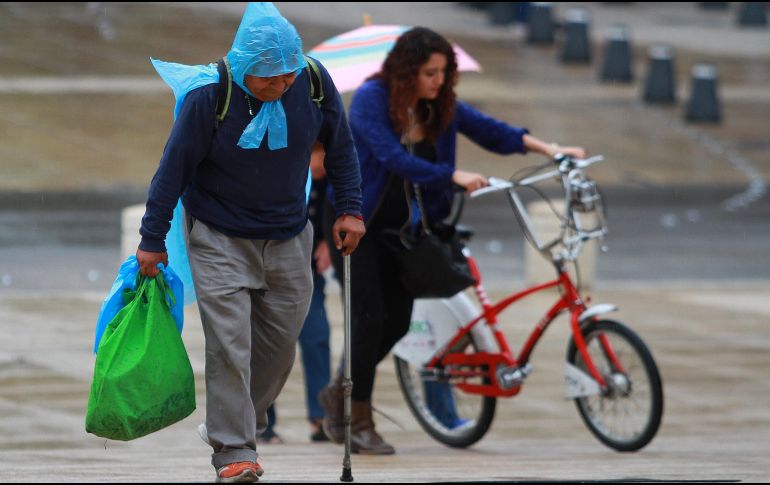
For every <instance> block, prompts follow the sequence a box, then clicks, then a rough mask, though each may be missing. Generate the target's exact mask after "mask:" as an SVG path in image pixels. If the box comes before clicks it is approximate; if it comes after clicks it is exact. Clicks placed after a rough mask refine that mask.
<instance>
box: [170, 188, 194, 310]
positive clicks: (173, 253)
mask: <svg viewBox="0 0 770 485" xmlns="http://www.w3.org/2000/svg"><path fill="white" fill-rule="evenodd" d="M184 232H185V225H184V207H183V206H182V199H179V202H177V204H176V208H175V209H174V217H173V218H172V219H171V228H170V229H169V230H168V234H166V252H167V253H168V265H169V267H171V268H175V269H176V274H177V275H178V277H179V279H180V281H181V282H182V285H183V287H184V304H185V305H190V304H192V303H194V302H195V285H193V279H192V271H191V270H190V260H189V259H188V258H187V247H186V246H185V244H184ZM167 280H168V278H167ZM172 289H173V286H172Z"/></svg>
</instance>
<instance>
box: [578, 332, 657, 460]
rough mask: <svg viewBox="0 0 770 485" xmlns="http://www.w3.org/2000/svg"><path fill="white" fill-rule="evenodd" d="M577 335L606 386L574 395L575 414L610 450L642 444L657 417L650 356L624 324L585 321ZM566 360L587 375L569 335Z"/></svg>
mask: <svg viewBox="0 0 770 485" xmlns="http://www.w3.org/2000/svg"><path fill="white" fill-rule="evenodd" d="M583 337H584V338H585V340H586V346H587V348H588V353H589V355H590V356H591V360H592V361H593V363H594V365H596V368H597V369H598V370H599V373H600V374H601V375H602V377H604V379H605V381H606V382H607V384H608V388H607V389H606V390H603V391H602V392H601V393H599V394H597V395H591V396H586V397H578V398H576V399H575V405H576V406H577V409H578V412H579V413H580V416H581V417H582V418H583V421H584V422H585V424H586V426H587V427H588V429H589V430H591V432H592V433H593V434H594V436H596V437H597V438H598V439H599V440H600V441H601V442H602V443H604V444H605V445H607V446H609V447H610V448H614V449H615V450H617V451H636V450H639V449H641V448H643V447H644V446H645V445H647V444H648V443H649V442H650V441H651V440H652V439H653V438H654V437H655V434H656V433H657V431H658V428H659V427H660V422H661V418H662V416H663V386H662V383H661V378H660V374H659V373H658V368H657V366H656V365H655V361H654V360H653V358H652V354H651V353H650V351H649V350H648V349H647V346H646V345H645V344H644V342H643V341H642V339H641V338H639V336H638V335H636V333H634V332H633V331H632V330H631V329H630V328H628V327H626V326H625V325H623V324H621V323H618V322H614V321H611V320H602V321H599V322H592V323H590V324H587V325H585V326H584V327H583ZM609 349H611V350H609ZM567 362H569V363H570V364H572V365H574V366H576V367H577V368H579V369H580V370H582V371H583V372H585V373H588V370H587V368H586V365H585V362H584V361H583V357H582V356H581V354H580V352H578V350H577V346H576V345H575V342H574V339H571V340H570V343H569V346H568V350H567ZM618 364H619V366H618ZM619 367H620V368H619Z"/></svg>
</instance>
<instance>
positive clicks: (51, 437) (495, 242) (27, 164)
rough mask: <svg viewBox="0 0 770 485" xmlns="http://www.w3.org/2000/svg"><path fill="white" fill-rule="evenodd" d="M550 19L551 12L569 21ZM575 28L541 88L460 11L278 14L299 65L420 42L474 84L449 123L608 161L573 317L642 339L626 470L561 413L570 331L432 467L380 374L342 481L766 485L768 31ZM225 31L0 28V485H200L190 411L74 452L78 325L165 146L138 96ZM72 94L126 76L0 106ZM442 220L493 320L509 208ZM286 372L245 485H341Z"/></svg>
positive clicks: (222, 19)
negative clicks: (450, 46)
mask: <svg viewBox="0 0 770 485" xmlns="http://www.w3.org/2000/svg"><path fill="white" fill-rule="evenodd" d="M556 5H557V7H556V8H557V11H558V12H560V14H561V13H563V12H564V11H565V10H566V8H567V7H566V5H565V4H556ZM580 5H582V6H587V7H589V8H590V9H591V11H592V15H593V22H594V23H593V33H594V40H595V49H596V50H595V52H596V54H597V58H595V60H594V63H593V65H591V66H565V65H562V64H560V63H559V62H558V60H557V57H556V56H557V52H558V50H557V48H556V47H552V48H542V47H533V46H528V45H527V44H526V42H524V40H523V37H522V32H521V30H520V29H517V28H514V27H490V26H489V25H488V23H487V19H486V17H485V16H484V15H483V13H481V12H480V11H477V10H470V9H466V8H463V7H460V6H458V5H457V4H452V3H434V4H424V3H414V4H410V5H409V7H408V9H407V10H405V9H404V8H402V7H397V6H394V5H393V4H385V3H372V4H344V5H338V4H331V5H326V6H325V7H324V8H318V7H317V5H316V4H303V3H278V6H279V8H280V9H281V10H282V11H283V12H284V14H285V15H286V16H287V17H289V18H290V19H291V20H292V21H293V22H294V23H295V25H296V26H297V27H298V30H299V31H300V33H301V34H302V35H303V38H304V40H305V44H306V46H307V47H308V48H309V47H312V46H313V45H315V44H316V43H318V42H320V41H322V40H324V39H325V38H327V37H330V36H332V35H336V34H338V33H339V32H340V31H343V30H346V29H352V28H355V27H356V26H358V25H360V23H361V20H362V15H363V13H369V14H370V15H371V16H372V18H373V21H374V22H376V23H412V24H417V23H419V24H423V25H428V26H433V27H434V28H436V29H437V30H439V31H441V32H443V33H445V34H447V35H451V36H452V38H453V40H456V41H458V42H459V43H461V45H462V46H463V47H464V48H465V50H466V51H468V52H469V53H470V54H471V55H473V56H474V57H476V58H477V59H478V60H479V61H480V62H481V64H482V66H483V67H484V72H483V73H480V74H477V73H468V75H464V76H463V80H462V81H461V83H460V85H459V87H458V91H459V93H460V95H461V97H462V98H463V99H466V100H467V101H469V102H471V103H472V104H474V105H475V106H477V107H479V108H480V109H482V110H484V111H486V112H488V113H490V114H492V115H493V116H496V117H499V118H501V119H505V120H506V121H509V122H511V123H513V124H520V125H525V126H527V127H528V128H530V129H531V130H532V132H533V134H536V135H537V136H539V137H541V138H543V139H547V140H554V141H558V142H560V143H564V144H567V143H569V144H577V143H580V144H584V145H585V146H587V147H589V149H590V150H591V151H592V152H594V153H602V154H604V155H605V156H606V158H607V161H606V162H605V163H604V164H600V165H598V166H596V167H595V168H592V169H591V175H592V176H593V177H595V178H596V180H598V181H599V182H600V184H601V186H602V187H603V189H604V192H605V196H606V199H607V201H608V207H609V229H610V234H609V236H608V239H607V245H608V247H609V252H607V253H605V254H601V255H600V256H599V259H598V263H597V268H596V270H597V273H596V274H597V283H596V285H594V286H593V287H592V296H593V297H594V299H595V301H597V302H603V301H608V302H613V303H617V304H618V305H619V306H620V307H621V313H619V314H618V317H619V318H621V319H622V320H624V321H626V322H627V323H629V324H630V325H631V326H632V327H633V328H634V329H635V330H637V331H638V332H639V333H640V334H641V335H642V337H644V338H645V340H646V341H647V343H648V344H649V346H650V347H651V349H652V351H653V354H654V355H655V357H656V359H657V360H658V363H659V365H660V367H661V373H662V375H663V379H664V386H665V392H666V396H667V407H666V411H665V414H664V421H663V426H662V428H661V431H660V434H659V436H658V437H657V438H656V439H655V440H654V441H653V442H652V443H651V444H650V445H649V446H648V447H647V448H646V449H644V450H643V451H641V452H640V453H636V454H633V455H620V454H617V453H614V452H610V451H609V450H608V449H606V448H604V447H603V446H602V445H601V444H599V443H598V442H597V441H596V440H595V439H594V438H593V437H591V436H590V434H589V433H588V431H587V430H586V429H585V427H584V426H583V425H582V423H581V422H580V419H579V417H578V415H577V413H576V412H575V409H574V406H573V405H572V403H570V402H568V401H565V400H564V399H563V383H562V380H561V365H562V359H563V353H564V349H565V345H566V339H567V333H566V326H564V328H562V327H555V328H553V329H552V330H551V331H550V332H549V335H547V336H546V340H545V341H544V342H542V343H541V347H539V348H538V352H537V353H536V355H535V360H534V364H535V368H536V372H535V374H533V376H532V378H531V380H530V381H528V383H527V386H526V387H527V388H526V389H525V391H524V392H523V393H522V395H521V396H520V397H517V398H516V399H515V400H513V401H503V402H502V403H500V405H499V407H498V408H499V410H498V415H497V417H496V419H495V423H494V425H493V428H492V431H491V432H490V434H489V435H488V436H487V437H486V438H485V439H484V440H482V441H481V442H480V443H479V444H478V445H476V446H474V447H473V448H471V449H470V450H449V449H447V448H445V447H444V446H442V445H439V444H437V443H435V442H433V441H431V440H430V438H428V437H427V436H426V435H425V434H424V433H422V432H421V431H420V430H419V428H418V427H417V424H416V422H415V421H414V420H413V419H412V418H411V416H410V415H409V412H408V410H407V408H406V406H404V403H403V400H402V399H401V396H400V393H399V391H398V389H397V385H396V383H395V376H394V372H393V369H392V365H391V364H390V363H389V362H384V363H383V364H382V365H381V370H380V372H381V374H380V377H378V383H377V389H376V391H375V396H376V397H375V400H376V403H375V404H376V405H377V406H378V407H380V408H381V409H382V410H383V411H384V412H386V413H387V414H388V415H389V416H392V417H394V418H395V421H396V423H397V424H395V423H392V422H389V421H388V420H386V419H385V418H382V417H378V418H376V419H377V422H378V426H379V427H380V428H381V429H382V432H383V433H385V434H386V437H387V438H388V439H389V440H392V442H393V444H394V445H395V446H396V448H397V449H398V454H397V455H396V456H395V457H368V458H367V457H357V456H354V460H353V467H354V476H355V478H356V481H473V480H480V481H496V480H506V481H531V480H641V481H646V480H677V481H683V480H696V481H705V480H753V481H762V482H770V460H768V458H767V452H766V450H767V449H768V447H770V432H768V430H767V426H766V423H767V422H768V421H769V420H770V415H769V414H768V409H770V401H769V400H768V395H767V389H768V385H770V381H768V378H767V376H766V369H767V364H768V358H767V356H768V355H770V352H769V351H770V327H768V325H767V321H768V317H770V306H769V304H768V299H767V294H768V292H769V291H770V277H769V276H768V275H770V257H768V256H770V244H768V242H767V241H769V240H770V197H768V195H767V188H766V180H768V179H769V178H770V136H769V135H768V131H767V127H768V126H770V98H769V97H768V94H767V93H768V92H770V34H769V33H768V32H769V31H768V30H767V29H765V30H762V29H750V30H743V29H738V28H737V27H736V26H735V22H734V18H735V17H734V15H735V8H737V4H731V9H732V10H729V11H728V12H725V13H722V14H719V13H716V12H711V13H705V12H703V11H700V10H698V9H697V4H693V3H688V4H681V3H679V4H678V3H674V4H670V3H667V4H642V3H638V4H623V5H621V6H611V5H610V4H605V3H592V4H588V3H583V4H580ZM242 9H243V4H225V5H222V4H196V5H194V6H192V7H189V6H185V5H174V6H171V5H149V4H130V5H129V4H119V5H118V4H99V3H95V2H91V3H89V4H87V5H84V4H53V5H51V4H49V5H48V6H45V7H43V6H41V5H27V6H25V5H22V4H3V5H0V13H1V14H2V15H0V27H1V28H0V39H2V38H3V37H5V36H9V35H13V36H14V38H15V39H18V41H19V43H18V44H16V45H12V44H11V43H9V42H6V43H0V60H2V61H3V63H2V64H0V65H2V67H0V108H2V110H3V112H4V113H6V114H7V115H6V116H4V117H3V119H0V131H1V132H3V133H4V134H5V136H4V137H3V140H2V141H0V156H2V158H0V160H2V162H0V433H2V434H3V435H4V436H8V437H13V438H12V439H7V440H5V444H3V445H0V481H60V482H75V481H135V482H140V481H149V482H153V481H209V480H211V479H212V478H213V476H212V472H211V470H210V467H209V465H208V453H209V451H208V450H207V448H206V446H205V445H203V444H202V443H201V442H199V440H198V438H197V437H196V435H195V427H196V426H197V423H198V422H200V421H201V420H202V419H203V411H202V409H199V410H198V411H196V413H195V414H194V415H193V416H192V417H190V418H188V419H186V420H184V421H183V422H181V423H178V424H177V425H175V426H172V427H171V428H169V429H167V430H164V431H162V432H159V433H156V434H154V435H152V436H149V437H147V438H143V439H141V440H137V441H136V442H132V443H116V442H112V441H105V440H103V439H98V438H95V437H93V436H89V435H87V434H86V433H85V431H84V430H83V416H84V409H85V403H86V400H87V394H88V388H89V385H90V378H91V372H92V368H93V356H92V354H91V353H90V349H91V346H92V339H93V327H94V325H95V320H96V316H97V313H98V309H99V307H100V304H101V301H102V299H103V298H104V296H105V295H106V292H107V291H108V289H109V287H110V285H111V284H112V280H113V279H114V277H115V274H116V271H117V268H118V266H119V264H120V262H121V258H120V225H119V224H120V223H119V214H120V210H121V208H122V207H125V206H127V205H133V204H136V203H141V202H142V201H143V199H144V194H145V193H146V186H147V183H148V182H149V179H150V178H151V177H152V173H153V172H154V168H155V166H156V164H157V160H158V157H159V154H160V152H161V150H162V148H163V144H164V143H165V137H166V135H167V132H168V124H169V123H170V109H171V102H170V96H171V95H170V93H167V92H164V91H162V90H160V91H157V90H156V89H157V84H156V83H154V81H152V80H154V74H153V72H152V71H151V67H150V66H149V62H148V60H147V58H148V57H149V56H150V55H152V56H153V57H158V58H162V59H167V60H176V61H180V62H190V63H202V62H207V61H208V60H210V59H214V58H216V57H217V56H218V55H221V54H222V51H223V50H224V49H226V48H227V47H228V46H229V45H230V43H231V42H232V32H233V31H234V29H235V27H236V26H237V23H238V16H239V14H240V12H241V11H242ZM619 22H623V23H626V24H628V25H629V26H630V28H631V32H632V38H633V39H634V42H635V51H636V57H635V67H636V72H637V81H636V82H635V83H633V84H631V85H603V84H601V83H599V82H598V80H597V75H596V74H597V73H596V68H597V65H598V62H599V57H598V55H599V50H598V49H599V46H600V45H601V42H602V36H603V34H604V32H605V31H606V29H607V28H609V26H611V25H613V24H615V23H619ZM193 25H195V26H198V28H197V29H193V28H191V26H193ZM22 33H24V35H21V34H22ZM658 42H665V43H668V44H671V45H673V46H675V48H676V52H677V61H678V63H677V70H678V74H679V77H678V79H679V84H678V91H679V92H680V103H679V104H678V105H677V106H674V107H653V106H648V105H644V104H643V103H641V101H640V94H641V92H640V90H641V79H642V76H643V73H644V71H645V58H644V56H645V52H646V48H647V47H648V46H649V45H651V44H653V43H658ZM54 46H55V47H56V49H55V54H54V49H53V48H54ZM84 52H88V53H89V54H91V55H88V56H86V55H83V53H84ZM696 61H697V62H702V61H708V62H714V63H715V64H716V65H717V67H718V68H719V73H720V80H721V81H722V84H721V85H720V89H721V92H722V94H723V97H722V101H723V103H724V108H725V113H726V116H725V121H724V122H723V123H722V124H721V125H718V126H710V125H690V124H685V123H684V122H683V121H682V112H683V101H684V100H686V97H687V94H688V89H689V70H690V66H691V64H692V63H693V62H696ZM89 75H90V76H106V77H108V78H120V77H121V76H129V79H138V80H139V81H141V82H139V83H138V85H139V86H140V88H141V89H135V90H132V91H131V92H121V88H120V86H121V84H119V83H117V82H116V84H115V86H117V87H116V88H114V89H112V90H109V91H105V92H100V93H98V94H96V93H89V92H88V91H87V90H86V91H81V92H72V91H65V90H63V89H64V88H63V87H61V86H60V88H59V89H60V90H59V91H57V90H56V89H53V90H52V91H47V92H42V93H41V92H34V93H33V92H29V91H28V92H25V93H18V92H10V91H7V90H3V89H2V86H3V85H4V84H3V83H4V82H6V81H7V83H10V82H11V81H13V80H14V79H18V78H19V77H20V76H33V77H40V76H45V77H46V79H49V81H50V80H54V81H55V79H56V77H57V76H68V79H69V80H70V81H71V80H72V79H74V80H75V84H74V85H81V86H82V83H81V84H78V83H77V79H79V76H89ZM131 76H133V78H130V77H131ZM70 81H68V82H70ZM13 82H16V81H13ZM120 82H123V81H120ZM7 83H6V84H7ZM16 85H18V83H17V84H16ZM47 86H50V84H47ZM148 86H149V87H148ZM64 87H66V86H64ZM145 88H146V90H144V89H145ZM47 89H50V88H47ZM345 99H346V100H349V95H345ZM39 133H43V134H44V135H45V136H37V134H39ZM458 148H459V154H460V159H459V164H460V166H461V167H463V168H466V169H471V170H478V171H481V172H483V173H486V174H489V175H495V176H500V177H508V176H511V175H512V174H513V173H514V172H515V171H517V170H519V169H521V168H523V167H526V166H527V165H531V164H534V163H539V162H540V161H541V160H539V159H538V160H535V159H534V158H535V157H526V158H521V157H513V158H511V159H506V158H502V157H497V156H494V155H489V154H488V153H486V152H484V151H483V150H480V149H478V148H476V147H475V146H473V145H472V144H470V143H468V142H466V141H461V142H460V145H459V147H458ZM463 222H464V223H466V224H468V225H470V226H472V227H473V228H474V229H475V231H476V236H475V238H474V241H473V242H472V244H471V248H472V250H473V252H474V255H475V256H476V257H477V259H478V260H479V263H480V266H481V269H482V272H483V273H484V276H485V281H486V282H487V284H488V286H489V289H490V292H491V293H492V295H493V297H496V298H497V297H501V296H503V294H504V291H506V290H508V289H518V288H522V287H523V285H524V280H525V276H526V275H525V270H524V248H525V246H524V245H525V244H526V243H525V241H524V240H523V237H522V235H521V232H520V230H519V229H518V227H517V226H516V224H515V219H514V218H513V215H512V213H511V210H510V207H509V206H508V202H507V201H506V200H505V199H504V198H503V197H502V196H499V197H498V196H490V197H486V198H482V199H475V200H471V201H468V202H467V203H466V210H465V214H464V217H463ZM338 302H339V299H338V289H337V287H336V286H335V285H334V284H332V285H331V286H330V290H329V296H328V299H327V304H328V306H329V310H330V313H331V315H332V326H333V333H332V334H333V339H334V349H335V351H336V349H339V348H340V343H341V339H342V332H341V328H340V324H341V318H340V314H341V312H340V308H339V303H338ZM547 304H548V301H547V299H546V298H543V297H535V298H534V299H533V300H532V301H527V302H525V303H523V304H522V305H521V307H515V309H513V310H510V311H509V312H508V313H507V314H506V315H505V316H504V318H503V323H502V325H503V327H504V330H505V331H506V333H507V334H508V335H509V336H510V339H511V341H512V342H514V343H515V342H521V341H523V339H524V331H525V330H526V329H529V328H531V326H532V325H534V323H535V322H536V321H537V320H538V318H539V317H540V316H541V315H542V313H543V312H544V311H545V308H546V306H547ZM186 318H187V320H186V328H185V331H184V339H185V343H186V345H187V348H188V352H189V354H190V358H191V361H192V363H193V368H194V370H195V372H196V379H197V384H198V403H199V408H202V406H203V396H204V394H203V383H202V371H203V337H202V332H201V330H200V327H199V323H198V322H199V317H198V315H197V310H196V309H195V308H193V307H188V309H187V314H186ZM562 323H564V322H562ZM514 347H516V345H514ZM301 371H302V369H301V365H299V364H298V365H297V366H296V367H295V370H294V371H293V374H292V376H291V378H290V380H289V383H288V384H287V387H286V389H285V391H284V392H283V394H282V395H281V397H280V398H279V401H278V405H279V407H278V409H279V428H278V429H279V432H280V433H281V434H282V435H283V436H284V438H285V439H286V441H287V444H285V445H273V446H265V447H263V448H262V449H261V450H260V452H261V454H262V459H263V464H264V466H265V468H266V469H267V474H266V475H265V477H264V481H337V479H338V476H339V471H340V463H341V454H342V450H341V449H340V448H339V447H336V446H333V445H312V446H311V445H310V444H308V443H307V436H306V434H307V426H306V423H305V422H304V418H303V415H304V407H303V404H302V402H303V390H302V384H301ZM40 463H45V464H46V466H43V467H42V468H41V466H40ZM297 463H301V466H297ZM169 470H173V472H172V475H169V474H168V473H169Z"/></svg>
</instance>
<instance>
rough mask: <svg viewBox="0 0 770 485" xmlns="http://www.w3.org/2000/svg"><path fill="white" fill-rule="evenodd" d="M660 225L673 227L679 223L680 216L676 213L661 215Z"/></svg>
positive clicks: (667, 227) (668, 227)
mask: <svg viewBox="0 0 770 485" xmlns="http://www.w3.org/2000/svg"><path fill="white" fill-rule="evenodd" d="M660 225H661V226H663V227H665V228H666V229H673V228H675V227H677V226H678V225H679V217H677V215H676V214H671V213H667V214H663V215H662V216H660Z"/></svg>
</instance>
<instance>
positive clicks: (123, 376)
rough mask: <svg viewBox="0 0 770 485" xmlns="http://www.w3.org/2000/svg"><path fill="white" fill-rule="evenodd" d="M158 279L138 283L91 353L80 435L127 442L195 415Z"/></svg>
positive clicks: (190, 383) (186, 364)
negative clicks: (92, 363)
mask: <svg viewBox="0 0 770 485" xmlns="http://www.w3.org/2000/svg"><path fill="white" fill-rule="evenodd" d="M167 294H168V295H169V296H170V298H171V299H172V305H173V293H172V291H171V289H170V288H169V287H168V285H167V283H166V281H165V280H164V279H163V275H162V273H159V274H158V276H156V277H155V278H142V281H141V282H140V283H139V284H138V285H137V289H136V292H127V293H126V294H124V295H123V296H124V298H126V300H130V301H127V304H126V306H125V307H123V309H122V310H120V311H119V312H118V314H117V315H115V318H113V319H112V321H111V322H110V324H109V325H108V326H107V329H106V330H105V331H104V336H103V337H102V340H101V343H100V344H99V350H98V351H97V353H96V364H95V366H94V380H93V383H92V384H91V394H90V396H89V398H88V410H87V412H86V431H87V432H89V433H93V434H95V435H97V436H101V437H103V438H109V439H113V440H121V441H129V440H133V439H136V438H140V437H142V436H145V435H148V434H150V433H152V432H155V431H158V430H159V429H162V428H165V427H166V426H170V425H171V424H174V423H176V422H177V421H180V420H182V419H184V418H186V417H187V416H189V415H190V414H192V412H193V411H195V382H194V378H193V371H192V367H191V366H190V359H189V358H188V357H187V351H186V350H185V347H184V343H183V342H182V337H181V336H180V335H179V330H178V329H177V326H176V323H175V321H174V317H173V315H172V314H171V309H170V308H169V304H168V302H167V300H166V295H167Z"/></svg>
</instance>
